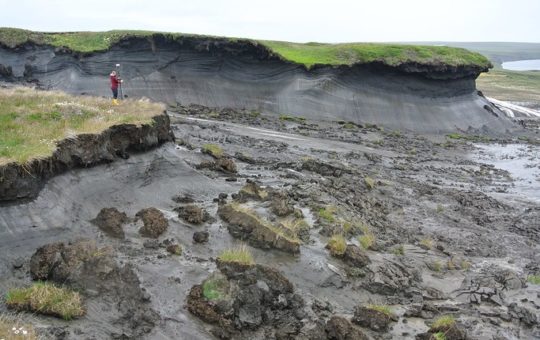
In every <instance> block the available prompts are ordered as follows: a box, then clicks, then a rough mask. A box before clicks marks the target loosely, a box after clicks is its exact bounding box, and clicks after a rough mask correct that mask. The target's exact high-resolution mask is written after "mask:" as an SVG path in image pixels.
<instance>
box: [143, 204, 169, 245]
mask: <svg viewBox="0 0 540 340" xmlns="http://www.w3.org/2000/svg"><path fill="white" fill-rule="evenodd" d="M135 216H136V217H137V218H139V219H142V221H143V224H144V225H143V226H142V227H141V229H139V234H141V235H142V236H144V237H151V238H158V237H159V236H160V235H161V234H163V233H164V232H165V231H167V228H168V227H169V222H168V221H167V219H166V218H165V216H164V215H163V213H162V212H161V211H159V210H158V209H156V208H146V209H142V210H140V211H139V212H138V213H137V214H136V215H135Z"/></svg>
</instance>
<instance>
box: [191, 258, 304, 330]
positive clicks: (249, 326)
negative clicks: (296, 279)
mask: <svg viewBox="0 0 540 340" xmlns="http://www.w3.org/2000/svg"><path fill="white" fill-rule="evenodd" d="M218 268H219V269H220V271H221V273H214V274H212V275H211V276H210V277H209V278H207V279H206V280H205V281H204V282H203V284H202V285H196V286H194V287H193V288H192V289H191V291H190V293H189V295H188V298H187V305H188V309H189V311H190V312H191V313H193V314H194V315H196V316H198V317H200V318H201V319H203V320H204V321H206V322H208V323H211V324H215V325H217V326H218V327H217V328H215V329H214V331H213V333H214V334H216V335H218V336H219V337H220V338H225V339H237V338H239V337H240V334H242V333H244V334H242V335H243V337H246V338H249V336H248V334H249V332H250V331H256V330H258V329H259V328H261V327H262V328H266V333H267V334H272V336H273V337H275V338H278V339H294V338H295V335H297V334H298V333H299V331H300V329H301V328H302V326H303V324H302V322H301V320H302V319H303V318H304V317H305V316H306V313H305V312H304V311H303V308H304V307H305V306H304V300H303V299H302V297H301V296H300V295H298V294H295V292H294V287H293V285H292V284H291V283H290V282H289V280H287V278H286V277H285V276H283V274H281V273H280V272H279V271H277V270H275V269H273V268H269V267H266V266H262V265H246V264H240V263H234V262H219V261H218ZM243 337H242V338H243Z"/></svg>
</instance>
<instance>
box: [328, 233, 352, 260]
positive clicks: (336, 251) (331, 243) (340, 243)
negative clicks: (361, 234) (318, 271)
mask: <svg viewBox="0 0 540 340" xmlns="http://www.w3.org/2000/svg"><path fill="white" fill-rule="evenodd" d="M326 246H327V248H328V249H329V250H330V254H331V255H332V256H341V255H343V254H345V250H346V249H347V241H346V240H345V238H344V237H343V235H340V234H337V235H334V236H332V237H331V238H330V240H328V244H327V245H326Z"/></svg>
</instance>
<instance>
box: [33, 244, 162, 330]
mask: <svg viewBox="0 0 540 340" xmlns="http://www.w3.org/2000/svg"><path fill="white" fill-rule="evenodd" d="M30 263H31V265H30V268H31V269H30V274H31V277H32V279H34V280H50V281H54V282H57V283H60V284H67V285H69V286H70V287H72V288H74V289H76V290H78V291H81V292H82V293H83V294H85V295H87V296H88V299H90V300H93V299H97V300H99V301H106V302H107V305H108V306H110V307H112V308H113V309H116V311H115V312H114V313H113V315H115V318H116V317H117V319H115V320H112V323H113V324H115V325H117V326H119V328H116V330H115V331H111V332H112V333H111V334H108V335H109V337H112V338H118V339H128V338H139V337H141V336H142V335H143V334H146V333H148V332H150V331H151V330H152V329H153V327H154V326H155V324H156V323H157V322H158V320H159V315H158V314H157V313H156V312H155V311H154V310H153V309H151V308H150V306H149V305H148V303H147V302H148V297H147V294H145V292H144V291H143V290H142V288H141V287H140V281H139V278H138V277H137V274H136V273H135V271H134V269H133V268H132V267H131V266H130V265H126V266H124V267H120V266H118V264H117V263H116V261H115V260H114V254H113V252H112V250H111V249H110V248H101V249H98V248H97V246H96V244H95V242H94V241H91V240H81V241H77V242H74V243H72V244H65V243H51V244H48V245H45V246H42V247H40V248H38V249H37V251H36V252H35V253H34V255H32V258H31V260H30ZM90 303H91V302H90ZM100 331H104V332H106V331H105V330H100ZM102 335H103V334H102Z"/></svg>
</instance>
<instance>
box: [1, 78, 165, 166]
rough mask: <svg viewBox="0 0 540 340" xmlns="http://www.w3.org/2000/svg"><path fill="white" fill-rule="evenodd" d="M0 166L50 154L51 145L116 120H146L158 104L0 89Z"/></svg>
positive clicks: (158, 111)
mask: <svg viewBox="0 0 540 340" xmlns="http://www.w3.org/2000/svg"><path fill="white" fill-rule="evenodd" d="M0 102H1V103H2V105H0V165H2V164H6V163H10V162H18V163H21V164H24V163H26V162H28V161H30V160H32V159H39V158H44V157H47V156H50V155H51V154H52V153H53V152H54V150H55V149H56V143H57V142H58V141H60V140H62V139H65V138H71V137H74V136H76V135H78V134H83V133H100V132H102V131H104V130H106V129H107V128H109V127H111V126H113V125H118V124H135V125H141V124H150V123H151V122H152V117H155V116H157V115H159V114H161V113H162V112H163V110H164V107H163V106H162V105H161V104H156V103H151V102H146V101H137V100H125V101H123V102H122V105H119V106H112V105H111V102H110V100H108V99H103V98H96V97H89V96H72V95H68V94H66V93H63V92H58V91H53V92H49V91H37V90H34V89H30V88H23V87H15V88H9V89H0Z"/></svg>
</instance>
